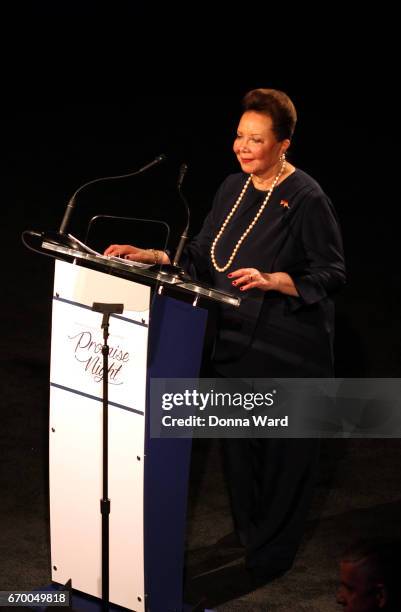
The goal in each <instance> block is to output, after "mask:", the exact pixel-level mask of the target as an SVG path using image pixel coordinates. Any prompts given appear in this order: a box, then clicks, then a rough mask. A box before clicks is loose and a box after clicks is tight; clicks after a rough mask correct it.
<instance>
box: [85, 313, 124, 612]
mask: <svg viewBox="0 0 401 612" xmlns="http://www.w3.org/2000/svg"><path fill="white" fill-rule="evenodd" d="M92 310H94V311H95V312H101V313H102V314H103V320H102V329H103V346H102V355H103V495H102V499H101V500H100V512H101V515H102V610H103V612H108V610H109V602H110V594H109V592H110V560H109V556H110V555H109V551H110V533H109V522H110V521H109V518H110V499H109V391H108V382H109V346H108V344H107V340H108V337H109V319H110V315H111V314H112V313H113V312H115V313H121V312H123V310H124V305H123V304H103V303H99V302H94V303H93V305H92Z"/></svg>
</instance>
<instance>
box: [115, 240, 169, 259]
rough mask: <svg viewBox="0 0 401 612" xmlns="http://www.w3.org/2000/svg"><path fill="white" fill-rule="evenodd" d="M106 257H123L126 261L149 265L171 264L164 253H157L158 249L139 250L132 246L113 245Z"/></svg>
mask: <svg viewBox="0 0 401 612" xmlns="http://www.w3.org/2000/svg"><path fill="white" fill-rule="evenodd" d="M104 255H110V256H113V257H123V258H124V259H130V260H131V261H139V262H141V263H147V264H169V263H170V259H169V257H168V255H167V253H165V252H164V251H157V250H156V249H139V248H138V247H134V246H131V245H130V244H111V245H110V246H109V247H107V249H106V250H105V252H104Z"/></svg>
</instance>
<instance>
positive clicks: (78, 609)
mask: <svg viewBox="0 0 401 612" xmlns="http://www.w3.org/2000/svg"><path fill="white" fill-rule="evenodd" d="M64 590H65V587H64V586H63V585H61V584H48V585H46V586H45V587H40V588H38V589H34V591H48V592H49V593H50V592H55V591H64ZM71 595H72V597H71V599H72V601H70V605H69V607H67V606H65V607H64V606H60V605H58V606H52V605H51V604H50V605H48V606H34V607H33V606H27V608H29V609H31V610H35V611H36V612H50V611H51V610H58V612H61V611H62V610H63V609H64V610H72V612H102V601H101V599H97V598H95V597H92V596H91V595H86V594H85V593H81V592H80V591H74V589H72V591H71ZM109 612H132V610H129V608H123V607H122V606H113V605H112V604H110V606H109ZM169 612H170V611H169ZM171 612H215V611H214V610H210V609H209V608H203V607H198V606H195V607H194V606H193V605H191V604H184V605H183V608H182V611H178V610H171Z"/></svg>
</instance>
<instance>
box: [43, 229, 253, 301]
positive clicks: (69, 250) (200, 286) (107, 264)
mask: <svg viewBox="0 0 401 612" xmlns="http://www.w3.org/2000/svg"><path fill="white" fill-rule="evenodd" d="M68 238H69V240H68V242H69V246H66V245H65V244H60V243H57V242H56V240H54V241H49V240H47V239H45V240H44V241H43V242H42V249H44V250H46V251H51V252H53V253H54V254H55V256H57V254H59V255H62V256H67V257H68V258H72V259H74V260H79V261H80V262H82V263H85V262H86V263H89V264H97V265H100V266H101V267H103V268H105V269H106V268H107V271H108V272H112V271H115V272H116V273H119V272H122V273H124V276H125V277H127V276H129V277H132V279H133V280H134V278H135V277H136V278H138V277H141V278H142V279H143V280H144V281H145V279H146V280H147V281H153V282H155V283H156V282H158V283H161V284H162V285H166V286H171V287H174V288H175V289H179V290H182V291H185V292H187V293H190V294H192V295H193V296H195V297H196V296H198V297H203V298H206V299H209V300H212V301H215V302H221V303H224V304H230V305H231V306H234V307H238V306H239V305H240V303H241V298H240V297H237V296H236V295H233V294H231V293H226V292H225V291H220V290H219V289H214V288H213V287H209V286H208V285H206V284H204V283H201V282H199V281H193V280H191V279H189V278H185V277H184V278H183V277H182V276H180V275H179V274H177V272H176V271H175V270H172V266H161V267H160V266H154V265H149V264H144V263H139V262H136V261H130V260H127V259H121V258H119V257H110V256H106V255H101V254H100V253H97V252H96V251H94V250H93V249H91V248H90V247H88V246H87V245H85V244H83V243H82V242H80V241H79V240H77V239H76V238H74V237H73V236H70V235H68Z"/></svg>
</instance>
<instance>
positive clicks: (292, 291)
mask: <svg viewBox="0 0 401 612" xmlns="http://www.w3.org/2000/svg"><path fill="white" fill-rule="evenodd" d="M227 276H228V278H231V279H232V284H233V285H234V286H235V287H238V288H239V289H240V290H241V291H247V290H248V289H261V290H262V291H279V292H280V293H285V294H287V295H293V296H297V295H298V291H297V289H296V287H295V285H294V281H293V280H292V278H291V276H290V275H289V274H287V273H286V272H272V273H271V274H269V273H268V272H260V271H259V270H257V269H256V268H240V269H239V270H235V271H234V272H230V274H228V275H227Z"/></svg>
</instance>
